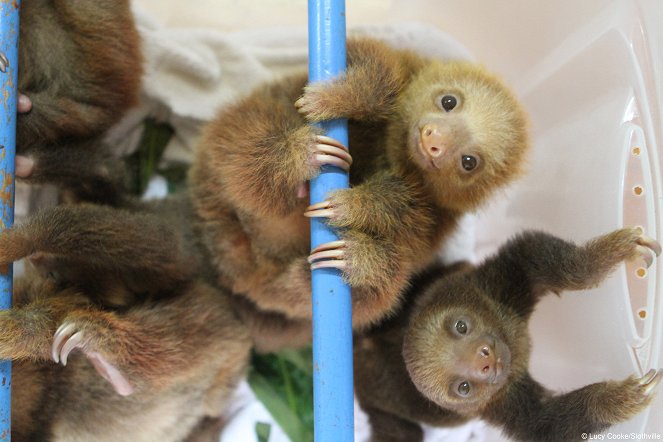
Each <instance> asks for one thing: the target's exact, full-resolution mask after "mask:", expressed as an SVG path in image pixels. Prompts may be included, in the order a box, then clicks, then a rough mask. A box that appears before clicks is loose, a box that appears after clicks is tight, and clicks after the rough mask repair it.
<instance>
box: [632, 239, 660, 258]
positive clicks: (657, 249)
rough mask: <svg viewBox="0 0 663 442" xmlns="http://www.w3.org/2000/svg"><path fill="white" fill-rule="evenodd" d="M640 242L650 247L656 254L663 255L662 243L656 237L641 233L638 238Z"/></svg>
mask: <svg viewBox="0 0 663 442" xmlns="http://www.w3.org/2000/svg"><path fill="white" fill-rule="evenodd" d="M638 244H640V245H642V246H645V247H648V248H650V249H651V250H652V251H653V252H654V253H655V254H656V256H660V255H661V251H662V249H661V245H660V244H659V243H658V241H656V240H655V239H654V238H650V237H648V236H645V235H640V239H639V240H638Z"/></svg>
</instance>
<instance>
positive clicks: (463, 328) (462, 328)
mask: <svg viewBox="0 0 663 442" xmlns="http://www.w3.org/2000/svg"><path fill="white" fill-rule="evenodd" d="M455 327H456V331H457V332H458V333H460V334H461V335H464V334H465V333H467V322H465V321H463V320H459V321H456V325H455Z"/></svg>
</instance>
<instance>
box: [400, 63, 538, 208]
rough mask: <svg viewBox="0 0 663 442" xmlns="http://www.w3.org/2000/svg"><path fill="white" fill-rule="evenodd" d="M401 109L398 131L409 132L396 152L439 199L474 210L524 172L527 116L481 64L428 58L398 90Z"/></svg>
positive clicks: (511, 95)
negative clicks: (430, 60) (399, 91)
mask: <svg viewBox="0 0 663 442" xmlns="http://www.w3.org/2000/svg"><path fill="white" fill-rule="evenodd" d="M398 109H399V111H400V119H401V122H400V125H401V127H400V130H401V131H405V132H407V135H406V137H405V139H403V140H402V141H403V142H405V143H406V146H405V152H404V154H401V155H403V156H405V158H403V159H406V160H407V162H408V163H409V164H411V165H414V167H416V168H417V169H418V170H419V171H420V172H421V173H422V174H423V176H424V180H425V181H426V182H427V183H428V184H430V185H431V187H432V188H433V189H434V191H435V192H434V193H436V197H437V199H438V201H440V202H441V203H442V204H444V205H446V206H448V207H451V208H455V209H458V210H468V209H472V208H474V207H476V206H477V205H478V204H480V203H481V202H482V201H483V200H484V199H485V198H486V197H487V196H489V194H490V193H492V191H494V190H495V189H496V188H499V187H501V186H503V185H505V184H506V183H508V182H510V181H511V180H513V179H514V178H516V177H517V176H518V175H519V174H520V173H521V170H522V163H523V158H524V154H525V152H526V151H527V150H528V139H527V128H526V126H527V124H526V118H525V114H524V112H523V110H522V109H521V107H520V104H519V103H518V102H517V100H516V99H515V97H514V96H513V94H512V93H511V92H510V91H509V90H508V89H507V88H506V86H504V85H503V84H502V83H501V82H500V81H499V80H498V79H497V78H496V77H494V76H493V75H491V74H489V73H488V72H486V71H485V70H484V69H483V68H481V67H479V66H477V65H475V64H471V63H467V62H448V63H441V62H437V63H432V64H430V65H429V66H427V67H426V68H424V69H423V70H422V71H421V72H420V73H419V74H418V75H417V76H416V77H415V78H414V80H413V81H412V83H411V84H410V85H409V86H408V88H407V89H406V90H405V91H404V92H403V94H402V96H401V99H400V101H399V104H398ZM397 148H398V149H403V146H402V145H401V146H398V147H397Z"/></svg>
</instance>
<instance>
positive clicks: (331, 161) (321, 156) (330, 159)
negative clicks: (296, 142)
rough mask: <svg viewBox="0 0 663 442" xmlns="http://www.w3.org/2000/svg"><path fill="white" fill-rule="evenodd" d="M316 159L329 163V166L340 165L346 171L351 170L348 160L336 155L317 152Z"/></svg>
mask: <svg viewBox="0 0 663 442" xmlns="http://www.w3.org/2000/svg"><path fill="white" fill-rule="evenodd" d="M315 160H316V161H318V162H319V163H320V164H323V165H324V164H327V165H329V166H336V167H339V168H341V169H343V170H345V171H346V172H347V171H348V170H350V165H349V164H348V162H347V161H345V160H343V159H341V158H338V157H335V156H334V155H327V154H323V153H316V154H315Z"/></svg>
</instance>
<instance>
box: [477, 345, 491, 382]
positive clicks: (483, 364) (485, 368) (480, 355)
mask: <svg viewBox="0 0 663 442" xmlns="http://www.w3.org/2000/svg"><path fill="white" fill-rule="evenodd" d="M475 364H476V365H475V368H476V370H477V372H478V374H479V376H480V377H482V378H488V377H490V376H493V375H494V372H495V352H494V351H493V350H492V349H491V348H490V346H488V345H482V346H481V347H479V349H478V351H477V354H476V357H475Z"/></svg>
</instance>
